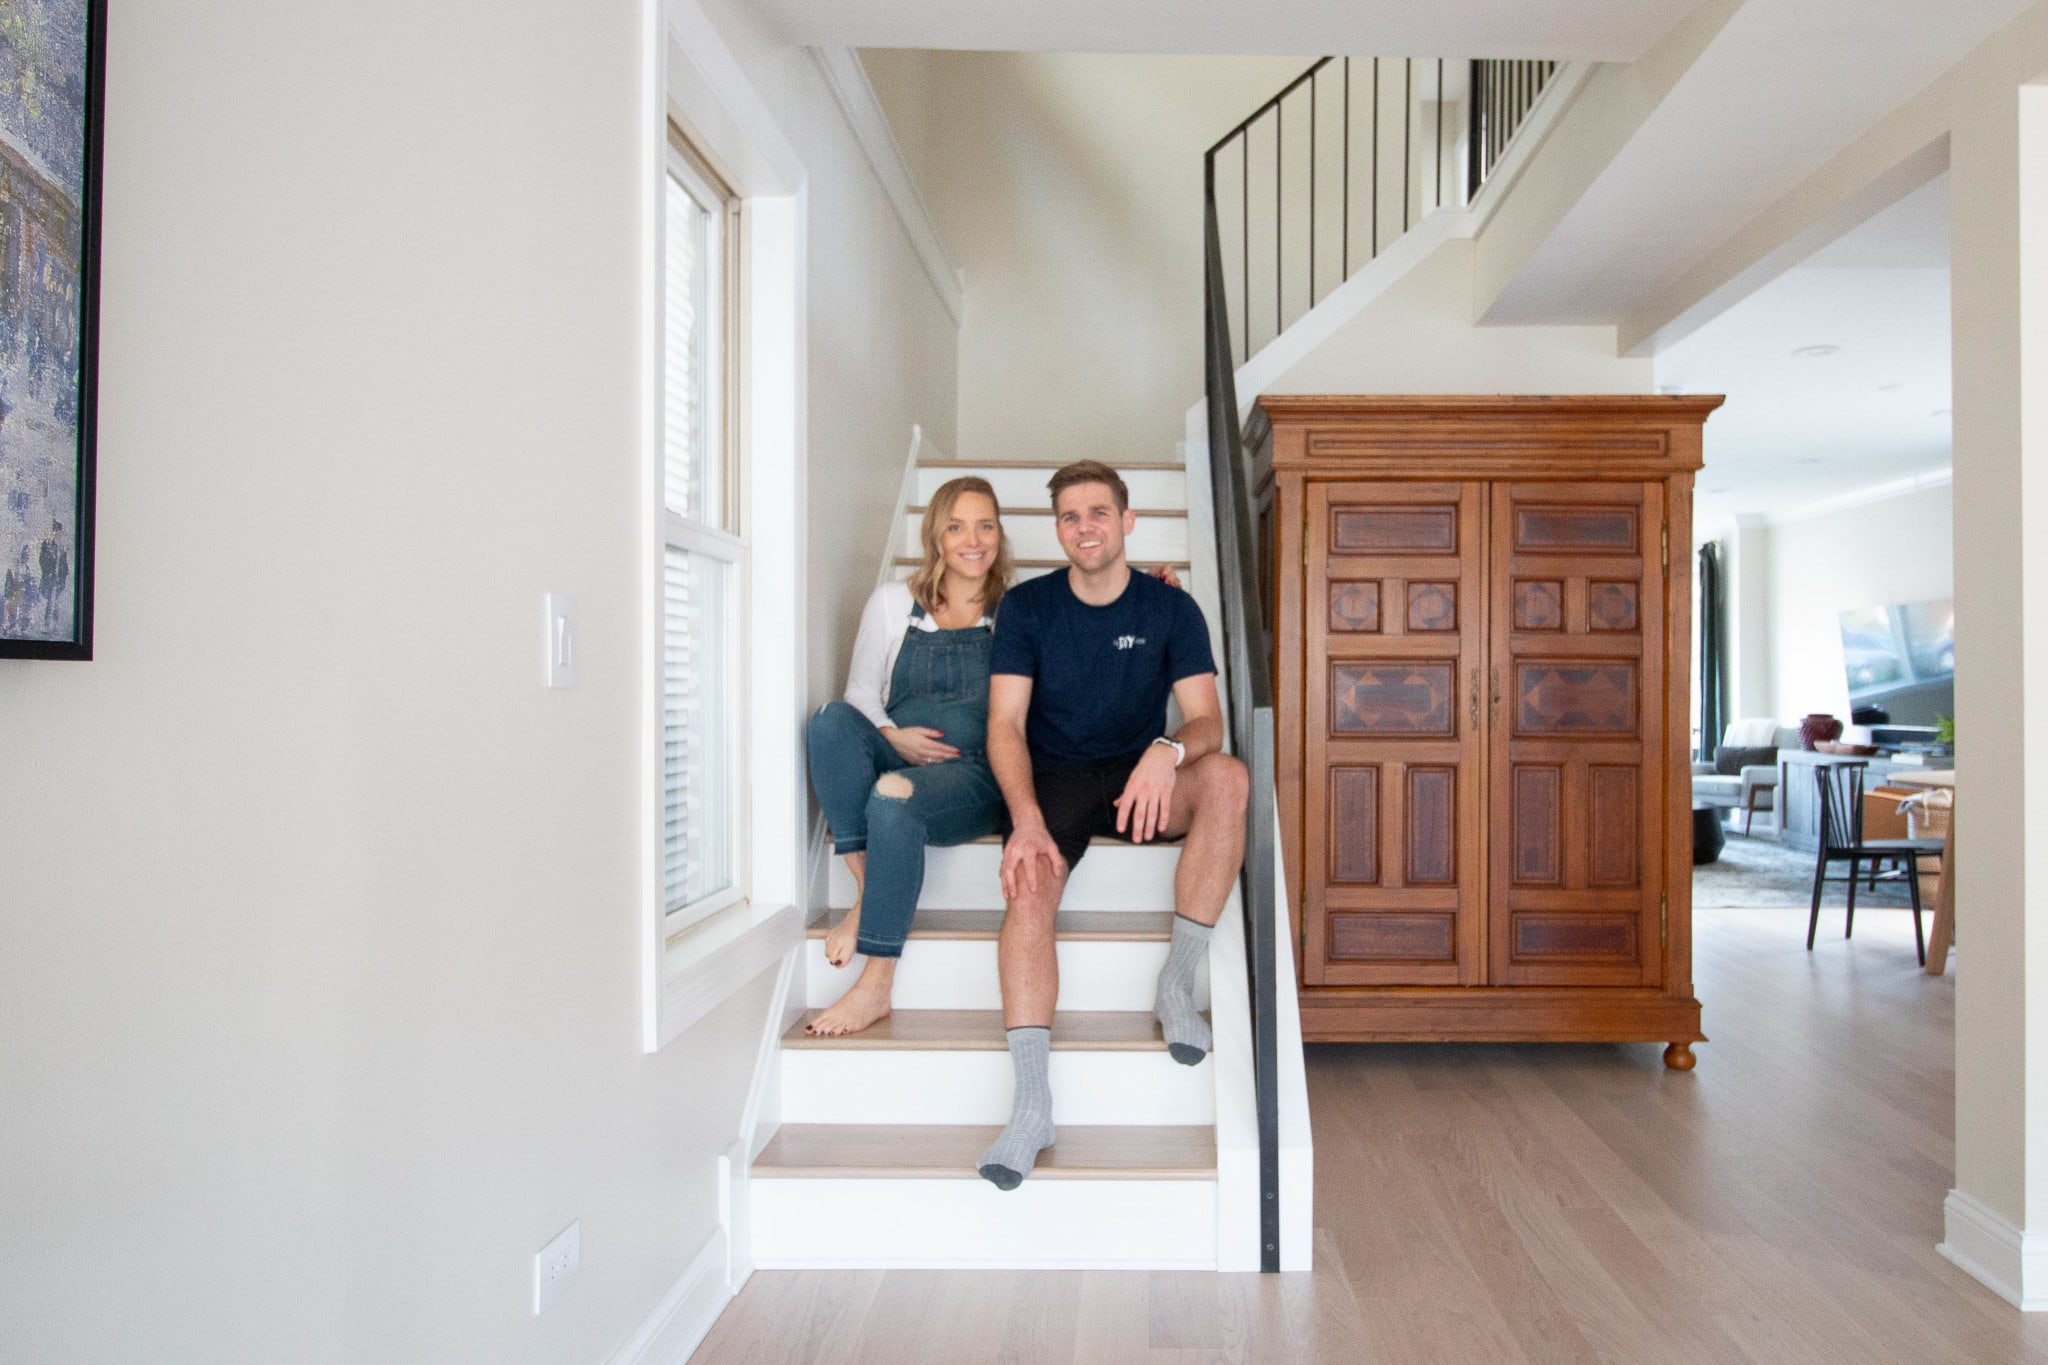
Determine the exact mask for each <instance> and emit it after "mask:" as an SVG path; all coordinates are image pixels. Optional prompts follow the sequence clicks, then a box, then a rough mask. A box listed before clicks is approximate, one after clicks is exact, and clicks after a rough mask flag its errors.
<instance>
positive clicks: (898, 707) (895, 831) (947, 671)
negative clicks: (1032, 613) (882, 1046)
mask: <svg viewBox="0 0 2048 1365" xmlns="http://www.w3.org/2000/svg"><path fill="white" fill-rule="evenodd" d="M1001 517H1002V511H1001V509H1000V508H999V507H998V506H997V505H996V495H995V490H994V489H993V488H991V487H989V485H988V482H987V481H986V480H984V479H977V478H961V479H953V480H950V481H948V482H947V483H945V484H942V485H940V487H939V490H938V491H937V492H936V493H934V494H933V495H932V499H931V504H930V506H928V507H927V508H926V509H925V514H924V526H923V527H922V529H921V533H920V541H921V543H922V545H923V548H924V563H923V564H922V565H920V566H919V567H918V569H917V571H916V572H915V573H913V574H911V576H910V580H909V581H908V582H907V583H885V584H883V585H882V586H881V587H879V588H877V589H875V591H874V594H873V595H872V596H871V597H869V598H868V604H867V609H866V610H865V611H863V612H862V613H861V618H860V634H859V636H858V637H857V638H856V639H855V641H854V646H853V667H852V668H851V670H850V671H849V673H848V676H847V680H846V700H845V701H835V702H830V703H828V704H827V705H826V706H825V707H824V708H823V709H822V710H820V711H819V712H818V714H817V715H815V716H813V717H812V718H811V724H810V737H809V738H810V758H811V785H812V786H813V787H814V788H815V789H816V790H817V793H818V804H819V805H820V806H822V807H824V810H825V820H826V823H827V824H828V825H830V826H831V829H832V836H833V845H834V848H835V850H836V851H837V852H838V853H840V854H841V855H843V856H844V857H845V858H846V865H847V868H848V869H849V870H850V871H851V872H852V873H853V881H854V886H855V887H856V888H857V890H856V894H855V897H854V903H853V909H851V910H849V911H848V912H847V913H846V917H845V918H844V919H842V920H840V922H839V923H838V924H837V925H835V926H833V929H832V932H831V933H830V934H828V935H826V938H825V958H826V960H827V961H828V962H830V963H831V964H832V965H833V966H835V967H843V966H845V965H846V964H847V963H849V962H851V961H852V960H853V955H854V954H855V953H856V952H858V953H862V954H864V955H865V956H866V957H867V965H866V966H865V967H863V968H862V969H861V974H860V979H859V980H858V981H856V982H855V983H854V984H853V987H852V989H850V990H848V991H847V993H846V994H845V995H844V996H842V997H841V998H840V1000H839V1001H838V1003H837V1004H834V1005H832V1006H831V1007H830V1008H828V1009H826V1010H823V1011H822V1012H820V1013H819V1015H818V1017H817V1018H816V1019H814V1020H812V1021H811V1024H810V1031H811V1032H813V1033H818V1034H843V1033H858V1032H859V1031H860V1030H862V1029H864V1028H866V1027H868V1026H869V1025H870V1024H873V1023H874V1022H875V1021H876V1020H878V1019H881V1018H883V1017H884V1016H886V1015H887V1014H888V1013H889V991H890V987H891V985H892V984H893V983H894V981H895V979H896V959H897V958H898V957H900V956H901V955H902V953H903V942H904V940H905V939H906V938H907V937H908V936H909V934H910V921H911V916H912V915H913V914H914V913H915V912H916V909H917V897H918V893H919V892H920V891H921V890H922V889H923V887H924V851H925V848H926V846H927V845H931V844H961V843H966V842H968V841H969V840H972V839H979V838H981V837H982V836H983V835H985V834H992V833H994V832H995V830H996V826H997V822H998V820H1000V819H1001V817H1002V813H1003V795H1002V791H1001V790H1000V789H999V788H998V787H997V786H996V779H995V774H994V773H993V772H992V771H990V769H989V765H988V757H987V754H986V753H985V751H984V750H985V745H986V740H987V734H988V658H989V645H990V641H991V639H992V629H993V625H994V618H995V611H996V604H997V603H998V602H1000V601H1002V597H1003V590H1004V589H1005V588H1007V587H1008V586H1009V584H1010V547H1009V542H1008V541H1007V540H1006V539H1005V538H1004V536H1003V526H1002V520H1001Z"/></svg>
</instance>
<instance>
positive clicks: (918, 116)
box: [866, 52, 1308, 462]
mask: <svg viewBox="0 0 2048 1365" xmlns="http://www.w3.org/2000/svg"><path fill="white" fill-rule="evenodd" d="M866 58H867V63H868V69H869V72H870V74H871V77H872V78H873V80H874V82H875V86H876V91H877V93H878V94H879V95H880V96H881V98H882V102H883V107H884V108H885V109H886V110H887V111H888V114H889V117H890V121H891V124H892V126H894V127H895V129H896V131H897V136H898V141H899V143H901V144H902V145H903V146H904V149H905V157H906V160H908V161H909V162H910V163H911V165H912V167H913V170H914V172H915V173H917V174H918V176H919V184H918V188H919V191H920V192H921V193H922V194H923V196H924V199H925V201H926V203H927V204H928V205H929V206H930V208H931V210H932V215H933V218H934V220H935V221H936V224H937V227H938V231H939V235H940V237H941V238H942V239H943V240H944V242H945V244H946V248H947V251H948V253H949V254H950V255H951V256H952V258H953V261H954V263H955V264H956V265H958V266H959V267H960V268H961V269H962V270H964V271H965V272H966V276H967V312H966V317H965V320H964V321H963V323H962V327H961V333H960V388H959V395H960V409H959V411H960V428H959V439H958V442H957V445H956V446H955V447H954V453H956V454H959V455H962V456H968V457H972V458H975V459H1022V458H1046V457H1048V456H1053V457H1071V458H1075V459H1079V458H1082V457H1083V456H1093V457H1098V458H1102V459H1107V460H1110V461H1111V462H1115V461H1117V460H1166V459H1171V458H1173V454H1174V449H1175V445H1176V443H1177V442H1178V441H1179V440H1180V438H1181V433H1182V422H1183V414H1184V413H1185V412H1186V411H1187V408H1188V405H1189V404H1190V403H1193V402H1196V401H1198V400H1199V399H1200V398H1201V395H1202V197H1201V196H1202V152H1203V151H1204V150H1205V149H1206V148H1207V147H1208V146H1209V144H1210V143H1212V142H1214V141H1215V140H1216V139H1217V138H1218V137H1220V136H1222V135H1223V134H1224V133H1225V132H1227V131H1229V130H1230V129H1231V128H1232V127H1234V126H1235V125H1236V124H1237V122H1238V121H1239V120H1240V119H1242V118H1243V117H1244V116H1245V115H1247V114H1249V113H1250V112H1251V111H1252V110H1253V109H1256V108H1257V107H1258V106H1259V105H1260V104H1262V103H1264V102H1265V101H1266V100H1267V99H1268V98H1270V97H1271V96H1272V95H1273V94H1274V93H1276V92H1277V91H1278V90H1279V89H1280V88H1281V87H1282V86H1283V85H1285V84H1286V83H1287V82H1288V81H1289V80H1291V79H1293V77H1294V76H1296V75H1297V74H1299V73H1300V72H1301V71H1302V70H1304V69H1305V68H1306V67H1307V65H1308V62H1307V61H1306V60H1304V59H1302V58H1295V57H1288V58H1243V57H1131V56H1089V55H1064V54H1048V53H971V52H940V53H869V54H866Z"/></svg>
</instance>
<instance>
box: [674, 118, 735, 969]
mask: <svg viewBox="0 0 2048 1365" xmlns="http://www.w3.org/2000/svg"><path fill="white" fill-rule="evenodd" d="M729 204H730V201H729V198H728V196H725V195H724V194H722V193H720V192H719V191H718V190H716V189H715V188H714V187H713V185H712V183H711V182H710V180H709V178H708V177H707V176H705V175H703V174H702V173H701V172H700V171H699V170H698V168H696V167H695V166H693V165H691V164H690V163H689V162H688V161H687V160H686V159H685V158H683V157H682V156H681V155H680V154H676V155H672V156H671V157H670V159H669V177H668V188H667V202H666V217H667V239H666V242H665V252H664V254H665V262H664V269H665V275H666V284H665V292H664V296H663V301H662V311H663V356H664V371H663V376H662V427H663V430H662V446H663V449H662V520H663V523H664V525H665V527H666V534H665V537H664V541H665V543H664V547H663V555H662V617H661V630H662V650H661V717H662V727H661V728H662V763H661V774H662V849H661V859H662V868H661V891H662V909H663V912H664V919H665V922H666V932H669V933H674V932H675V931H677V930H678V929H681V928H684V927H687V926H688V925H690V924H693V923H695V922H696V921H697V920H699V919H702V918H703V917H704V916H706V915H708V914H710V913H712V912H713V911H715V910H718V909H720V908H722V907H724V906H726V905H730V904H732V903H733V902H734V901H736V900H738V899H739V898H740V896H741V895H742V891H743V888H742V887H741V886H740V878H739V833H740V831H739V790H740V781H739V777H740V774H739V758H740V748H739V738H738V737H739V710H740V705H741V698H742V695H743V694H742V691H741V688H740V675H739V659H740V653H739V649H740V641H739V600H740V593H739V585H740V575H741V573H742V572H743V571H744V562H745V553H744V552H745V546H744V544H743V543H742V542H741V541H740V540H739V539H738V538H737V537H735V536H734V535H732V534H731V530H730V527H729V526H728V521H729V517H730V511H729V499H728V496H727V494H728V484H729V479H728V467H727V460H728V455H727V449H728V447H727V442H726V439H725V420H724V419H725V413H724V406H725V401H726V395H727V394H728V393H729V392H731V385H730V382H729V380H730V376H729V375H728V374H727V372H726V364H727V354H726V353H727V347H726V346H725V326H726V320H727V317H728V307H727V302H728V300H729V299H730V298H731V297H732V292H733V281H732V279H731V278H730V272H729V268H728V263H729V260H730V255H729V253H728V252H727V250H726V241H725V226H726V222H727V218H728V214H729V212H730V206H729Z"/></svg>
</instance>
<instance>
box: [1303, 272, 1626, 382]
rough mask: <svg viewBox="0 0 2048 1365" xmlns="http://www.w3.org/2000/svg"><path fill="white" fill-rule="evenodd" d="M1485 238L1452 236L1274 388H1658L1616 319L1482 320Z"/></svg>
mask: <svg viewBox="0 0 2048 1365" xmlns="http://www.w3.org/2000/svg"><path fill="white" fill-rule="evenodd" d="M1475 246H1476V244H1475V243H1474V242H1473V241H1471V240H1470V239H1467V238H1454V239H1453V240H1451V241H1448V242H1445V243H1444V244H1443V245H1442V246H1440V247H1438V248H1437V249H1436V250H1435V251H1433V252H1431V253H1430V254H1429V256H1428V257H1427V258H1426V259H1425V260H1424V261H1422V262H1421V264H1419V265H1418V266H1416V267H1415V269H1413V270H1411V271H1409V272H1408V274H1407V275H1405V276H1403V277H1402V278H1401V280H1400V282H1399V283H1397V284H1395V285H1394V286H1393V288H1391V289H1389V290H1388V291H1387V292H1386V293H1385V294H1383V295H1381V296H1380V297H1379V298H1377V299H1375V300H1374V301H1373V302H1372V303H1371V304H1369V305H1367V306H1366V307H1365V308H1364V309H1363V310H1361V311H1360V312H1359V314H1358V315H1357V316H1356V317H1354V318H1352V319H1351V320H1350V321H1348V322H1346V323H1345V324H1344V325H1343V327H1342V328H1340V329H1339V330H1338V332H1337V333H1336V335H1334V336H1332V337H1331V338H1330V339H1329V340H1328V341H1326V342H1324V343H1323V344H1322V345H1321V346H1319V347H1317V348H1316V350H1315V351H1314V352H1312V353H1311V354H1310V355H1309V356H1308V358H1307V359H1305V360H1303V361H1302V362H1301V363H1300V364H1298V365H1296V366H1295V367H1294V368H1293V369H1291V370H1289V371H1287V373H1286V374H1284V375H1282V376H1281V377H1280V379H1279V380H1277V381H1276V382H1274V383H1272V384H1269V385H1267V386H1266V390H1267V392H1270V393H1648V392H1650V389H1651V385H1652V379H1653V375H1652V362H1651V361H1649V360H1630V359H1627V358H1625V357H1619V356H1616V355H1615V352H1614V329H1613V328H1612V327H1479V326H1475V325H1474V324H1473V321H1472V287H1473V265H1474V259H1475Z"/></svg>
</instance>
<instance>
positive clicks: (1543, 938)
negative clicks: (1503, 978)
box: [1514, 914, 1636, 962]
mask: <svg viewBox="0 0 2048 1365" xmlns="http://www.w3.org/2000/svg"><path fill="white" fill-rule="evenodd" d="M1514 955H1515V956H1516V957H1518V958H1524V957H1581V958H1586V957H1591V958H1609V959H1613V958H1620V959H1622V960H1623V961H1629V962H1632V961H1634V960H1635V956H1636V917H1635V916H1634V915H1544V914H1520V915H1516V916H1515V950H1514Z"/></svg>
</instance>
